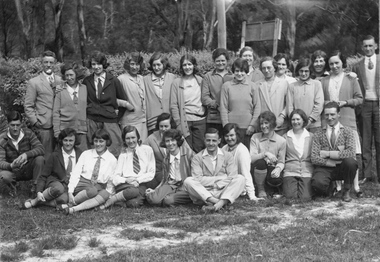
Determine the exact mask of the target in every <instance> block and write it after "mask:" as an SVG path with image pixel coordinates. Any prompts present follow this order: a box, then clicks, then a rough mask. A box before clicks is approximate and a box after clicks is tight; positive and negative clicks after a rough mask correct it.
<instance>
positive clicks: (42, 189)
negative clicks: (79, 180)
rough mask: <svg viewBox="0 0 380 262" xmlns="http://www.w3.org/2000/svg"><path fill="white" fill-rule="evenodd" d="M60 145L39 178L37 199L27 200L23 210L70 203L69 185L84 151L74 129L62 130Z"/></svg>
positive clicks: (59, 138)
mask: <svg viewBox="0 0 380 262" xmlns="http://www.w3.org/2000/svg"><path fill="white" fill-rule="evenodd" d="M58 144H59V145H60V147H59V148H58V149H57V150H55V151H54V152H53V153H52V154H51V155H50V156H49V158H48V159H47V161H46V162H45V166H44V169H43V170H42V173H41V175H40V176H39V177H38V180H37V197H36V198H34V199H29V200H27V201H26V202H25V203H24V205H23V208H25V209H28V208H31V207H35V206H37V205H39V204H43V205H46V206H52V207H56V206H57V205H59V204H66V203H67V202H68V198H69V197H68V194H67V185H68V183H69V179H70V174H71V171H72V170H73V168H74V167H75V164H76V163H77V162H78V159H79V156H80V155H81V154H82V150H80V149H79V148H78V146H79V145H80V140H79V139H78V134H77V132H76V131H75V130H74V129H72V128H65V129H63V130H61V132H60V133H59V135H58Z"/></svg>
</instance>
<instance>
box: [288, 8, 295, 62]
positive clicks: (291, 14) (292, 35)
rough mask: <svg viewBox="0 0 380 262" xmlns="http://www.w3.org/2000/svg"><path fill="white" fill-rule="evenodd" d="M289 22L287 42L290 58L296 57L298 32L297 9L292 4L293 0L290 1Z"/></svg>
mask: <svg viewBox="0 0 380 262" xmlns="http://www.w3.org/2000/svg"><path fill="white" fill-rule="evenodd" d="M287 8H288V12H289V15H288V22H287V30H286V40H287V41H288V44H289V54H290V57H293V56H294V50H295V46H296V30H297V16H296V7H295V5H293V4H292V0H288V4H287Z"/></svg>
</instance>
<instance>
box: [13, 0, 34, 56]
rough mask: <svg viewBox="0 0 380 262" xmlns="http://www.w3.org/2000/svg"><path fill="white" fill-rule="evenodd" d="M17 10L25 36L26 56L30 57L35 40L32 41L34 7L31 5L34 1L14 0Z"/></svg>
mask: <svg viewBox="0 0 380 262" xmlns="http://www.w3.org/2000/svg"><path fill="white" fill-rule="evenodd" d="M14 1H15V5H16V10H17V17H18V19H19V21H20V23H21V28H22V35H23V38H24V44H25V56H24V58H26V59H28V58H31V57H32V50H33V46H32V45H33V42H32V41H31V28H32V26H33V25H32V22H33V20H32V19H31V18H32V16H33V8H32V7H31V5H32V4H33V3H31V2H29V1H21V0H14Z"/></svg>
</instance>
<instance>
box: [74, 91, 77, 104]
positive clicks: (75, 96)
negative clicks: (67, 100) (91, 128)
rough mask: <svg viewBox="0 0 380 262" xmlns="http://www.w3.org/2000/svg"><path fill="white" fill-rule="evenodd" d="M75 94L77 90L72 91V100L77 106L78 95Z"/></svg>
mask: <svg viewBox="0 0 380 262" xmlns="http://www.w3.org/2000/svg"><path fill="white" fill-rule="evenodd" d="M77 94H78V92H77V91H74V92H73V102H74V105H75V106H78V96H77Z"/></svg>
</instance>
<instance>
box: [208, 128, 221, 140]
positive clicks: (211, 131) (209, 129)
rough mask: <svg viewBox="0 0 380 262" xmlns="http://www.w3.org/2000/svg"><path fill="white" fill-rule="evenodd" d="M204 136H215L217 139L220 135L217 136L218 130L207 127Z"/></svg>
mask: <svg viewBox="0 0 380 262" xmlns="http://www.w3.org/2000/svg"><path fill="white" fill-rule="evenodd" d="M206 134H217V135H218V137H219V138H220V134H219V131H218V129H216V128H213V127H209V128H207V129H206V132H205V137H206Z"/></svg>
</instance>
